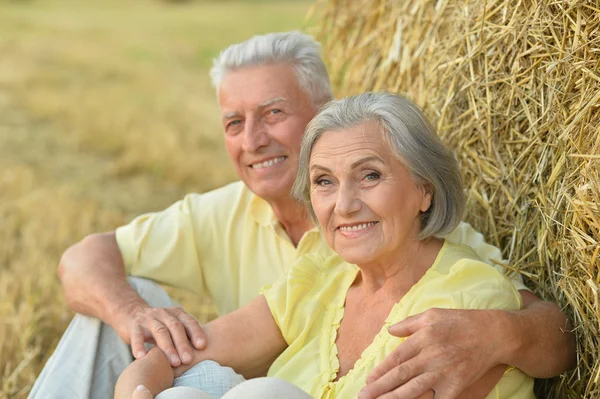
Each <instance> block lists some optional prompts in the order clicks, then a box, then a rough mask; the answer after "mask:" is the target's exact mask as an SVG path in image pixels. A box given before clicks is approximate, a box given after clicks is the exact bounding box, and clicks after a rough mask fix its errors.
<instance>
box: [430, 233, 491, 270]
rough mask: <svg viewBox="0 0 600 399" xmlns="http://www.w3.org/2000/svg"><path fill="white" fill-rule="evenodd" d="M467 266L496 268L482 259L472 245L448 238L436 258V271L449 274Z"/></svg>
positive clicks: (485, 268) (484, 268)
mask: <svg viewBox="0 0 600 399" xmlns="http://www.w3.org/2000/svg"><path fill="white" fill-rule="evenodd" d="M465 266H468V267H475V268H479V267H482V268H483V270H484V271H487V269H494V268H493V267H490V266H489V265H488V264H487V263H485V262H484V261H483V260H481V258H480V257H479V256H478V255H477V254H476V253H475V251H474V250H473V249H472V248H471V247H469V246H467V245H462V244H454V243H452V242H450V241H447V240H446V241H445V242H444V245H443V247H442V249H441V250H440V253H439V254H438V257H437V259H436V263H435V270H436V272H438V273H439V274H442V275H447V274H450V273H456V272H457V271H459V270H460V269H461V268H463V267H465ZM494 270H495V269H494Z"/></svg>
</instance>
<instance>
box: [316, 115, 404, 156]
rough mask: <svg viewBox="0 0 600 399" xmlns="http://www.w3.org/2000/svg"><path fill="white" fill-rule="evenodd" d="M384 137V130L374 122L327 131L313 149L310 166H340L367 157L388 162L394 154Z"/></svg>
mask: <svg viewBox="0 0 600 399" xmlns="http://www.w3.org/2000/svg"><path fill="white" fill-rule="evenodd" d="M384 136H385V135H384V130H383V129H382V127H381V126H380V125H379V124H378V123H376V122H374V121H367V122H362V123H359V124H357V125H355V126H352V127H349V128H345V129H337V130H326V131H324V132H323V133H322V134H321V136H320V137H319V138H318V139H317V140H316V141H315V143H314V145H313V147H312V150H311V153H310V164H313V163H317V162H319V163H323V162H325V163H333V162H335V163H336V164H339V163H340V162H342V163H343V162H345V161H351V160H353V159H355V158H360V157H365V156H375V157H378V158H380V159H382V160H387V159H388V158H389V157H390V156H393V154H392V151H391V149H390V146H389V144H388V141H387V140H386V139H385V137H384Z"/></svg>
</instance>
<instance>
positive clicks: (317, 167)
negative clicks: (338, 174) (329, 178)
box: [309, 163, 331, 173]
mask: <svg viewBox="0 0 600 399" xmlns="http://www.w3.org/2000/svg"><path fill="white" fill-rule="evenodd" d="M309 169H310V170H314V169H320V170H324V171H325V172H328V173H331V169H329V168H326V167H325V166H321V165H319V164H316V163H313V164H312V165H310V168H309Z"/></svg>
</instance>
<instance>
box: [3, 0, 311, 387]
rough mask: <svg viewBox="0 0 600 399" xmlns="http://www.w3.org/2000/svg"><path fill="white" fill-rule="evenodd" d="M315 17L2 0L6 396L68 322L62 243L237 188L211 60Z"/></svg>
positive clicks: (231, 6) (267, 8)
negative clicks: (60, 272)
mask: <svg viewBox="0 0 600 399" xmlns="http://www.w3.org/2000/svg"><path fill="white" fill-rule="evenodd" d="M311 6H312V1H299V0H289V1H239V0H237V1H236V0H227V1H189V2H165V1H162V2H161V1H158V0H156V1H142V0H133V1H126V2H123V1H116V0H103V1H75V0H30V1H6V0H0V226H1V227H0V381H2V382H1V385H0V398H24V397H26V396H27V394H28V392H29V390H30V389H31V386H32V384H33V381H34V380H35V378H36V376H37V374H38V373H39V371H40V370H41V367H42V366H43V364H44V363H45V361H46V360H47V358H48V357H49V356H50V354H51V353H52V351H53V349H54V347H55V345H56V343H57V342H58V339H59V338H60V336H61V335H62V332H63V331H64V329H65V328H66V326H67V323H68V322H69V320H70V318H71V316H72V313H71V312H70V311H69V310H68V309H67V307H66V305H65V301H64V297H63V295H62V291H61V290H60V286H59V283H58V279H57V278H56V274H55V270H56V265H57V263H58V260H59V257H60V255H61V253H62V252H63V251H64V250H65V249H66V248H67V247H68V246H69V245H71V244H72V243H74V242H76V241H77V240H79V239H81V238H82V237H84V236H85V235H86V234H89V233H93V232H97V231H106V230H112V229H114V228H115V227H116V226H118V225H120V224H123V223H126V222H127V221H129V220H130V219H131V218H132V217H134V216H135V215H137V214H140V213H143V212H147V211H152V210H159V209H162V208H164V207H166V206H168V205H169V204H171V203H172V202H174V201H176V200H178V199H180V198H181V197H182V196H183V195H184V194H185V193H187V192H192V191H194V192H202V191H206V190H208V189H211V188H214V187H217V186H220V185H222V184H224V183H227V182H229V181H232V180H234V179H235V174H234V172H233V168H232V167H231V165H230V163H229V159H228V158H227V155H226V152H225V150H224V147H223V142H222V132H221V127H220V122H219V111H218V107H217V103H216V97H215V93H214V89H213V88H212V87H211V85H210V81H209V78H208V70H209V68H210V66H211V64H212V59H213V57H215V56H216V55H218V53H219V51H220V50H221V49H223V48H224V47H226V46H227V45H229V44H232V43H235V42H238V41H241V40H244V39H247V38H249V37H250V36H252V35H254V34H259V33H266V32H272V31H284V30H292V29H303V28H305V27H306V26H307V24H309V23H310V21H306V18H305V17H306V15H307V13H308V11H309V9H310V7H311ZM172 293H173V294H174V295H175V296H176V299H178V300H179V301H180V302H182V303H183V304H184V305H185V306H186V307H187V308H189V309H190V310H191V311H192V312H193V313H195V314H196V315H197V316H198V317H199V318H200V319H207V318H209V317H211V314H212V307H211V304H210V303H209V302H207V301H199V300H198V299H197V298H191V297H188V296H187V295H186V294H185V293H181V292H172Z"/></svg>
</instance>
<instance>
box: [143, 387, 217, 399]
mask: <svg viewBox="0 0 600 399" xmlns="http://www.w3.org/2000/svg"><path fill="white" fill-rule="evenodd" d="M155 399H214V397H212V396H210V395H209V394H207V393H206V392H202V391H200V390H198V389H196V388H191V387H175V388H169V389H167V390H164V391H162V392H161V393H159V394H158V395H157V396H156V398H155Z"/></svg>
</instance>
